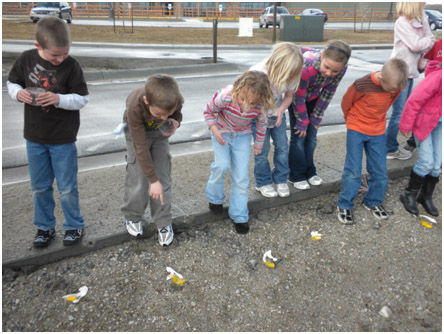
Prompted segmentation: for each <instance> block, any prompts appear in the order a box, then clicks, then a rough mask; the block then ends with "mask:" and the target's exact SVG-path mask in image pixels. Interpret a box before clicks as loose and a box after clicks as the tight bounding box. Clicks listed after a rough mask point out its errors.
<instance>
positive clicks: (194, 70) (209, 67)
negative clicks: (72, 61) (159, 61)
mask: <svg viewBox="0 0 444 334" xmlns="http://www.w3.org/2000/svg"><path fill="white" fill-rule="evenodd" d="M223 72H241V69H240V66H238V65H235V64H230V63H216V64H213V63H211V64H194V65H184V66H168V67H156V68H150V69H143V68H138V69H130V70H111V71H88V72H84V75H85V80H86V81H87V82H90V81H102V80H103V81H109V80H116V79H134V78H144V79H146V78H147V77H148V76H150V75H153V74H156V73H164V74H169V75H173V76H174V75H186V74H202V73H207V74H210V73H223Z"/></svg>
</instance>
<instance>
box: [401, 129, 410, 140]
mask: <svg viewBox="0 0 444 334" xmlns="http://www.w3.org/2000/svg"><path fill="white" fill-rule="evenodd" d="M399 132H401V134H402V135H403V136H404V137H407V138H408V137H410V134H411V132H410V131H409V132H402V131H399Z"/></svg>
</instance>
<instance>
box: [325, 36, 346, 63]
mask: <svg viewBox="0 0 444 334" xmlns="http://www.w3.org/2000/svg"><path fill="white" fill-rule="evenodd" d="M323 54H324V56H325V57H327V58H329V59H331V60H333V61H336V62H338V63H343V64H344V65H345V64H347V62H348V60H349V58H350V56H351V48H350V46H349V45H348V44H347V43H345V42H343V41H341V40H331V41H328V42H327V46H326V48H325V49H324V53H323Z"/></svg>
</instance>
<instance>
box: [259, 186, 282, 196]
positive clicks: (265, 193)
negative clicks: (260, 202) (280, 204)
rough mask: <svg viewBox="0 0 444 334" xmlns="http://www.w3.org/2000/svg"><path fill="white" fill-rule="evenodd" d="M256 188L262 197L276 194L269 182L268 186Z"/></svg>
mask: <svg viewBox="0 0 444 334" xmlns="http://www.w3.org/2000/svg"><path fill="white" fill-rule="evenodd" d="M256 190H257V191H259V192H260V193H261V194H262V196H264V197H276V196H277V195H278V193H277V192H276V190H274V188H273V186H272V185H271V184H269V185H268V186H262V187H256Z"/></svg>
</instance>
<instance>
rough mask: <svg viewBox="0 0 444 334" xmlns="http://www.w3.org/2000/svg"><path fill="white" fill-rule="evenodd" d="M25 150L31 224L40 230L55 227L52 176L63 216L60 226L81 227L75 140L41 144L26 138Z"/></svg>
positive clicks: (66, 228)
mask: <svg viewBox="0 0 444 334" xmlns="http://www.w3.org/2000/svg"><path fill="white" fill-rule="evenodd" d="M26 151H27V154H28V164H29V165H28V167H29V175H30V176H31V190H32V198H33V203H34V225H35V226H37V228H38V229H40V230H44V231H48V230H50V229H53V228H54V227H55V224H56V219H55V216H54V207H55V202H54V195H53V187H52V185H53V183H54V177H55V179H56V180H57V188H58V190H59V193H60V205H61V207H62V210H63V214H64V216H65V222H64V223H63V228H64V229H65V230H75V229H80V228H83V227H84V225H85V223H84V222H83V218H82V216H81V214H80V206H79V192H78V187H77V148H76V145H75V143H69V144H61V145H44V144H38V143H34V142H31V141H29V140H27V141H26Z"/></svg>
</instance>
